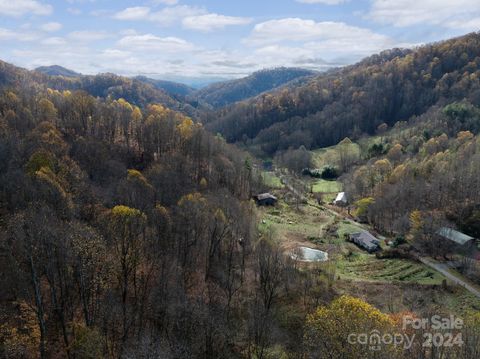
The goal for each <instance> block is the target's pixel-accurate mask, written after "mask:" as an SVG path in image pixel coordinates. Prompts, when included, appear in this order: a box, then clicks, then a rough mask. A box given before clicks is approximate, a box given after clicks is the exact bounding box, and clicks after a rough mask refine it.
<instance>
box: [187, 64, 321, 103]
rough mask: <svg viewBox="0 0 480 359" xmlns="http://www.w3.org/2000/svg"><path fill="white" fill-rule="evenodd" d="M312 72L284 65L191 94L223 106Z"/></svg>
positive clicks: (213, 85)
mask: <svg viewBox="0 0 480 359" xmlns="http://www.w3.org/2000/svg"><path fill="white" fill-rule="evenodd" d="M313 74H314V72H313V71H309V70H305V69H298V68H286V67H281V68H277V69H271V70H262V71H258V72H254V73H253V74H251V75H250V76H247V77H244V78H241V79H238V80H231V81H226V82H219V83H214V84H212V85H209V86H207V87H205V88H203V89H201V90H198V91H197V92H195V93H194V94H193V96H194V97H195V98H198V99H199V100H200V101H204V102H206V103H208V104H210V105H212V106H213V107H223V106H226V105H229V104H232V103H234V102H238V101H242V100H245V99H248V98H250V97H254V96H257V95H258V94H260V93H262V92H265V91H270V90H273V89H275V88H277V87H279V86H282V85H284V84H286V83H288V82H291V81H294V80H298V81H300V80H301V79H304V78H306V77H308V76H312V75H313Z"/></svg>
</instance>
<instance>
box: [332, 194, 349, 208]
mask: <svg viewBox="0 0 480 359" xmlns="http://www.w3.org/2000/svg"><path fill="white" fill-rule="evenodd" d="M333 204H334V205H335V206H340V207H344V206H346V205H347V204H348V200H347V195H346V194H345V192H340V193H338V194H337V197H335V200H334V201H333Z"/></svg>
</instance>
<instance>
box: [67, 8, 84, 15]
mask: <svg viewBox="0 0 480 359" xmlns="http://www.w3.org/2000/svg"><path fill="white" fill-rule="evenodd" d="M67 11H68V13H70V14H72V15H81V14H82V10H81V9H78V8H75V7H69V8H68V9H67Z"/></svg>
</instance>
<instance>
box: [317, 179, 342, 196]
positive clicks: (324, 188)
mask: <svg viewBox="0 0 480 359" xmlns="http://www.w3.org/2000/svg"><path fill="white" fill-rule="evenodd" d="M341 190H342V184H341V183H340V182H338V181H327V180H324V179H319V180H315V181H314V182H313V185H312V191H313V193H318V192H323V193H338V192H340V191H341Z"/></svg>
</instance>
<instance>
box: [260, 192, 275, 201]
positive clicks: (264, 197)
mask: <svg viewBox="0 0 480 359" xmlns="http://www.w3.org/2000/svg"><path fill="white" fill-rule="evenodd" d="M268 198H270V199H273V200H275V201H276V200H277V197H275V196H274V195H273V194H271V193H262V194H259V195H257V200H259V201H262V200H264V199H268Z"/></svg>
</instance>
